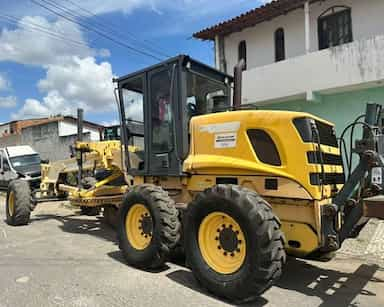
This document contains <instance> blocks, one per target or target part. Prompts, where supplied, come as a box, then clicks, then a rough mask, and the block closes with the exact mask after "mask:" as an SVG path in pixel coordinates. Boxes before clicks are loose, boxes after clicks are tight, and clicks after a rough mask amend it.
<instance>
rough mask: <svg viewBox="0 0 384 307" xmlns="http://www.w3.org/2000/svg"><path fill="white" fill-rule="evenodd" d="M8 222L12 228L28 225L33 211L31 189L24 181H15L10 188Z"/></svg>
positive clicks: (8, 194) (7, 204)
mask: <svg viewBox="0 0 384 307" xmlns="http://www.w3.org/2000/svg"><path fill="white" fill-rule="evenodd" d="M5 210H6V222H7V224H8V225H11V226H21V225H27V224H28V223H29V219H30V216H31V211H32V204H31V189H30V187H29V183H28V182H27V181H24V180H14V181H12V182H11V183H10V184H9V186H8V191H7V202H6V205H5Z"/></svg>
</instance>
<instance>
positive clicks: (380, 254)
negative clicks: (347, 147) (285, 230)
mask: <svg viewBox="0 0 384 307" xmlns="http://www.w3.org/2000/svg"><path fill="white" fill-rule="evenodd" d="M4 214H5V213H4V198H1V199H0V289H1V290H0V306H92V307H93V306H183V305H188V306H218V305H226V302H223V301H221V300H218V299H216V298H214V297H212V296H210V295H208V294H207V293H206V292H205V291H204V290H202V289H201V288H200V287H199V285H198V284H197V283H196V281H195V280H194V278H193V276H192V274H191V272H190V271H189V270H188V269H186V268H185V267H183V266H182V265H177V264H174V263H168V267H166V268H165V269H164V270H162V271H160V272H143V271H140V270H136V269H134V268H131V267H129V266H127V265H126V264H125V263H124V261H123V260H122V258H121V255H120V252H119V249H118V246H117V245H116V241H115V234H114V232H113V230H112V229H111V228H109V227H108V226H106V225H104V224H103V223H102V221H101V219H100V218H93V217H80V216H78V213H77V211H76V210H74V209H71V208H69V207H68V205H66V204H65V203H55V204H44V205H40V206H39V207H38V208H37V209H36V211H35V212H34V213H33V215H32V221H31V223H30V225H28V226H25V227H17V228H13V227H10V226H8V225H6V224H5V222H4ZM383 225H384V223H382V222H379V221H372V222H371V223H370V224H369V225H368V226H367V227H366V228H365V229H364V230H363V232H362V233H361V235H360V237H359V238H358V240H354V241H348V242H347V243H346V244H345V246H344V248H343V249H342V250H341V251H340V252H339V253H338V255H337V257H336V258H335V259H334V260H332V261H330V262H326V263H325V262H313V261H303V260H298V259H293V258H291V259H289V262H288V264H287V266H286V268H285V273H284V276H283V278H282V280H281V281H280V282H279V283H278V285H277V286H275V287H273V288H272V289H270V290H269V291H268V292H267V293H265V294H264V295H263V296H262V297H261V298H260V299H258V300H257V301H256V302H253V303H252V304H250V305H252V306H295V307H299V306H367V307H368V306H369V307H374V306H384V248H383V246H384V245H383V242H384V226H383Z"/></svg>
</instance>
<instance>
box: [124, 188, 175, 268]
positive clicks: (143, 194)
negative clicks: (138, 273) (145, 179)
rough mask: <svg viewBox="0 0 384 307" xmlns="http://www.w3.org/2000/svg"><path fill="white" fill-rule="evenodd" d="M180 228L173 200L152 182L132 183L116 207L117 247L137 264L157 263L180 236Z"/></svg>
mask: <svg viewBox="0 0 384 307" xmlns="http://www.w3.org/2000/svg"><path fill="white" fill-rule="evenodd" d="M180 228H181V224H180V221H179V217H178V210H177V209H176V207H175V203H174V201H173V200H172V199H171V198H170V197H169V196H168V193H167V192H166V191H164V190H163V189H161V188H160V187H157V186H155V185H150V184H143V185H139V186H135V187H134V188H133V189H132V190H131V191H130V192H128V193H127V195H126V196H125V198H124V200H123V204H122V205H121V206H120V208H119V224H118V240H119V247H120V249H121V251H122V252H123V255H124V257H125V259H126V260H127V262H128V264H130V265H132V266H135V267H138V268H142V269H154V268H158V267H161V266H162V265H163V264H164V261H165V259H166V257H167V256H168V255H169V253H170V251H171V250H172V249H173V248H174V247H175V246H176V245H177V243H178V241H179V239H180Z"/></svg>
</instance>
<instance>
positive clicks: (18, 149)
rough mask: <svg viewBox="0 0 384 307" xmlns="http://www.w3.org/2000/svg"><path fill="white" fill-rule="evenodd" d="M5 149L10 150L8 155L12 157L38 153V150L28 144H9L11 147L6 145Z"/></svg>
mask: <svg viewBox="0 0 384 307" xmlns="http://www.w3.org/2000/svg"><path fill="white" fill-rule="evenodd" d="M5 149H6V150H7V152H8V156H9V157H11V158H12V157H20V156H28V155H35V154H37V152H36V151H35V150H34V149H33V148H32V147H31V146H28V145H21V146H9V147H6V148H5Z"/></svg>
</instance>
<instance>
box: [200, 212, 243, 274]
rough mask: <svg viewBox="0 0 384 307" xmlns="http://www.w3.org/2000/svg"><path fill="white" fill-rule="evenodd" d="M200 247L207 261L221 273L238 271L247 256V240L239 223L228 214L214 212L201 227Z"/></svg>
mask: <svg viewBox="0 0 384 307" xmlns="http://www.w3.org/2000/svg"><path fill="white" fill-rule="evenodd" d="M198 236H199V237H198V239H199V248H200V251H201V254H202V256H203V258H204V260H205V262H206V263H207V264H208V265H209V266H210V267H211V268H212V269H213V270H214V271H216V272H218V273H220V274H232V273H235V272H236V271H238V270H239V269H240V268H241V266H242V265H243V263H244V260H245V256H246V242H245V237H244V233H243V231H242V230H241V227H240V226H239V224H238V223H237V222H236V221H235V220H234V219H233V218H232V217H231V216H229V215H228V214H225V213H223V212H213V213H211V214H209V215H207V216H206V217H205V218H204V219H203V221H202V223H201V224H200V227H199V234H198Z"/></svg>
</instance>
